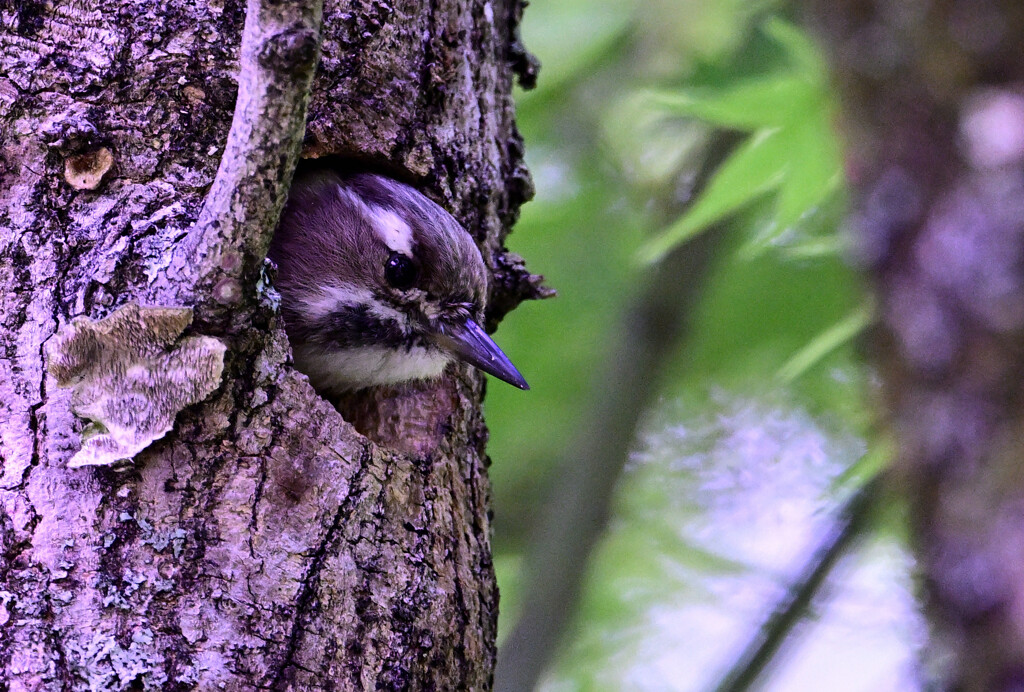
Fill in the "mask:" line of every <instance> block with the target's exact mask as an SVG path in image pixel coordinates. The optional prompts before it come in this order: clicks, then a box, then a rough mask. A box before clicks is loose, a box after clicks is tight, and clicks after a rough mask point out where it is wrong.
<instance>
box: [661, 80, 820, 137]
mask: <svg viewBox="0 0 1024 692" xmlns="http://www.w3.org/2000/svg"><path fill="white" fill-rule="evenodd" d="M815 95H816V94H815V91H814V90H813V89H812V88H811V87H810V85H809V84H808V83H807V81H806V80H805V79H803V78H800V77H794V76H792V75H788V74H782V75H770V76H767V77H762V78H758V79H751V80H747V81H746V82H743V83H742V84H740V85H738V86H734V87H732V88H728V89H713V90H712V89H679V90H674V91H652V92H650V94H649V98H650V100H651V102H652V105H654V106H655V107H658V108H661V109H662V110H664V111H665V112H667V113H671V114H673V115H683V116H686V117H690V118H697V119H698V120H703V121H705V122H708V123H711V124H712V125H718V126H719V127H728V128H732V129H736V130H759V129H762V128H766V127H785V126H786V125H787V124H789V123H791V122H792V121H793V120H794V119H796V118H799V117H803V116H804V114H805V113H806V112H807V110H808V107H809V106H810V105H811V101H812V100H813V99H814V97H815Z"/></svg>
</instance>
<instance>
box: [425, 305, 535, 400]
mask: <svg viewBox="0 0 1024 692" xmlns="http://www.w3.org/2000/svg"><path fill="white" fill-rule="evenodd" d="M433 338H434V341H435V343H437V345H438V346H440V347H441V348H444V349H446V350H448V351H450V352H452V353H453V354H455V356H457V357H458V358H459V359H460V360H464V361H466V362H467V363H469V364H470V365H472V366H473V367H475V368H479V369H480V370H483V371H484V372H486V373H488V374H489V375H494V376H495V377H497V378H498V379H499V380H503V381H505V382H508V383H509V384H510V385H512V386H514V387H519V388H520V389H529V388H530V385H528V384H526V380H525V379H523V376H522V375H520V374H519V371H518V370H516V366H514V365H512V361H510V360H509V359H508V356H506V355H505V354H504V353H502V350H501V349H500V348H498V344H496V343H494V340H493V339H491V337H489V336H487V333H486V332H484V330H483V329H482V328H481V327H480V325H479V324H477V323H476V322H474V321H473V320H471V319H467V320H466V321H465V323H463V324H446V325H444V326H442V327H441V330H440V331H438V332H437V333H435V334H434V335H433Z"/></svg>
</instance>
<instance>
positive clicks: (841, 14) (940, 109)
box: [813, 0, 1024, 690]
mask: <svg viewBox="0 0 1024 692" xmlns="http://www.w3.org/2000/svg"><path fill="white" fill-rule="evenodd" d="M813 4H815V5H817V8H816V10H817V15H818V17H819V19H820V22H821V26H822V28H823V35H824V36H826V37H827V39H828V41H829V43H830V45H831V48H832V52H833V55H834V58H835V63H836V67H837V74H838V77H839V82H840V86H841V89H842V96H843V98H844V100H845V104H844V105H845V106H846V114H847V127H846V128H845V130H844V132H845V133H846V134H847V136H848V138H849V140H850V148H849V151H850V154H849V159H848V171H849V174H850V177H851V180H852V183H853V185H854V188H855V192H856V197H857V200H858V201H857V204H856V208H855V213H854V218H853V224H852V225H853V227H854V231H855V234H856V235H855V238H854V240H855V246H856V249H857V253H858V256H859V259H860V260H861V261H862V262H863V264H864V266H865V267H866V268H868V270H869V271H870V274H871V278H872V281H873V288H874V292H875V296H876V302H877V305H878V326H877V329H876V330H875V331H874V334H873V335H872V337H873V338H872V340H871V348H872V352H873V355H874V358H875V361H876V363H877V365H878V367H879V370H880V373H881V376H882V379H883V384H884V393H885V399H886V403H887V408H888V415H889V419H890V422H891V426H892V428H893V430H894V432H895V434H896V436H897V441H898V450H899V459H898V463H897V467H896V469H895V475H894V479H895V480H896V482H897V483H896V485H897V488H898V489H899V490H900V491H901V492H903V493H904V494H905V495H906V496H907V497H908V498H909V501H910V506H911V510H912V520H913V526H912V528H913V546H914V551H915V553H916V556H917V559H918V567H919V570H920V575H921V590H922V596H923V602H924V605H925V611H926V613H927V615H928V618H929V621H930V624H931V627H932V637H931V641H930V643H929V646H928V652H927V653H928V656H927V658H926V667H925V670H926V671H927V674H928V675H929V676H930V677H934V680H932V681H930V683H931V684H930V686H929V688H930V689H955V690H1010V689H1020V688H1021V685H1022V684H1024V519H1022V516H1024V514H1022V509H1024V377H1022V376H1024V86H1022V85H1024V51H1022V50H1021V40H1022V39H1024V5H1022V4H1021V3H1020V2H1019V0H986V1H984V2H954V1H952V0H940V1H938V2H931V3H907V2H904V1H902V0H881V1H879V2H864V1H862V0H842V1H841V2H820V3H813Z"/></svg>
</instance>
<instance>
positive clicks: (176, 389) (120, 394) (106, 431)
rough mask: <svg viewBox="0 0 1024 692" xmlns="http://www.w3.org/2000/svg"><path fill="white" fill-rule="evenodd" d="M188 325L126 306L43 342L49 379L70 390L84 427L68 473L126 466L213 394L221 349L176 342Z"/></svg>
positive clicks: (177, 314) (171, 313)
mask: <svg viewBox="0 0 1024 692" xmlns="http://www.w3.org/2000/svg"><path fill="white" fill-rule="evenodd" d="M191 322H192V311H191V310H189V309H187V308H146V307H139V306H138V305H136V304H135V303H128V304H127V305H123V306H121V307H120V308H118V309H117V310H116V311H114V312H113V313H111V314H110V315H108V316H107V317H105V318H103V319H102V320H97V321H92V320H89V319H87V318H81V317H80V318H78V319H76V320H74V321H73V322H72V323H71V324H70V325H68V326H66V327H65V328H64V329H62V330H61V331H59V332H58V333H57V335H56V337H54V339H52V340H51V341H50V343H49V344H48V347H47V362H48V369H49V371H50V374H51V375H53V376H54V377H55V378H56V380H57V384H58V386H61V387H71V388H72V389H73V393H72V396H71V410H72V411H73V412H74V413H75V415H77V416H79V417H82V418H86V419H88V420H89V421H90V422H91V425H90V426H89V427H88V428H87V429H86V431H85V433H84V435H83V440H82V448H81V449H80V450H78V451H77V452H75V454H74V456H72V457H71V459H70V460H69V461H68V466H69V467H71V468H78V467H81V466H110V465H112V464H115V463H117V462H119V461H130V460H131V459H133V458H134V457H135V455H136V454H138V453H139V452H141V451H142V450H143V449H145V448H146V447H148V446H149V445H150V444H152V443H153V442H155V441H156V440H158V439H160V438H161V437H163V436H164V435H166V434H167V433H168V432H170V430H171V428H172V427H173V426H174V419H175V417H176V416H177V415H178V412H179V411H181V410H182V409H183V408H185V407H186V406H191V405H192V404H196V403H198V402H200V401H202V400H203V399H205V398H206V397H207V396H208V395H209V394H210V393H211V392H212V391H213V390H214V389H216V388H217V386H218V385H219V384H220V378H221V374H222V373H223V371H224V351H225V346H224V344H223V343H222V342H221V341H219V340H217V339H214V338H213V337H209V336H189V337H185V338H184V339H181V340H180V341H179V340H178V337H180V336H181V333H182V332H183V331H185V328H186V327H188V325H189V324H190V323H191Z"/></svg>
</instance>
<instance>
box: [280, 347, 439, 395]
mask: <svg viewBox="0 0 1024 692" xmlns="http://www.w3.org/2000/svg"><path fill="white" fill-rule="evenodd" d="M293 352H294V354H295V365H296V367H298V369H299V370H301V371H302V372H304V373H306V375H307V376H308V377H309V380H310V382H312V383H313V386H314V387H316V388H317V389H320V390H325V391H329V392H344V391H349V390H353V389H361V388H363V387H371V386H374V385H381V384H397V383H399V382H405V381H406V380H422V379H430V378H434V377H439V376H440V375H441V373H442V372H444V368H445V366H446V365H448V362H449V361H450V360H451V356H449V355H448V354H447V353H443V352H441V351H437V350H433V349H430V350H428V349H425V348H413V349H410V350H409V351H405V350H395V349H391V348H384V347H380V346H359V347H356V348H346V349H325V348H322V347H318V346H312V345H309V344H300V345H298V346H296V347H295V348H294V351H293Z"/></svg>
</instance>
